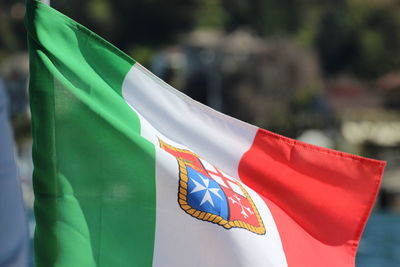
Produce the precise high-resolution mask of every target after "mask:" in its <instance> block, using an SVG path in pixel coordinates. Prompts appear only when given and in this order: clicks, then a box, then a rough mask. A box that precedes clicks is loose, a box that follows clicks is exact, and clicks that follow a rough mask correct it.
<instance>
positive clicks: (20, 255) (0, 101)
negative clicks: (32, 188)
mask: <svg viewBox="0 0 400 267" xmlns="http://www.w3.org/2000/svg"><path fill="white" fill-rule="evenodd" d="M7 102H8V98H7V95H6V92H5V89H4V85H3V82H2V81H1V80H0V129H1V131H0V151H1V153H0V236H1V238H0V266H7V267H24V266H28V254H29V243H28V226H27V220H26V216H25V210H24V207H23V201H22V194H21V188H20V184H19V182H18V180H17V168H16V164H15V155H14V142H13V139H12V134H11V127H10V123H9V116H8V110H7V108H8V104H7Z"/></svg>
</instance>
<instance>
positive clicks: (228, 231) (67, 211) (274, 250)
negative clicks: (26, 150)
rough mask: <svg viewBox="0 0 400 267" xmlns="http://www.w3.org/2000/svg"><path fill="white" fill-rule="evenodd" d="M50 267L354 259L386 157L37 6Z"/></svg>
mask: <svg viewBox="0 0 400 267" xmlns="http://www.w3.org/2000/svg"><path fill="white" fill-rule="evenodd" d="M26 27H27V31H28V41H29V53H30V71H31V72H30V101H31V110H32V123H33V125H32V133H33V157H34V166H35V170H34V177H33V179H34V190H35V216H36V220H37V227H36V233H35V254H36V263H37V266H38V267H40V266H140V267H142V266H143V267H145V266H177V267H180V266H308V267H309V266H318V267H320V266H335V267H336V266H344V267H346V266H354V260H355V254H356V250H357V246H358V243H359V240H360V236H361V233H362V231H363V228H364V226H365V223H366V221H367V218H368V216H369V213H370V212H371V208H372V205H373V203H374V201H375V198H376V195H377V192H378V188H379V185H380V181H381V176H382V172H383V168H384V165H385V163H384V162H381V161H377V160H373V159H367V158H363V157H359V156H355V155H350V154H346V153H342V152H339V151H335V150H330V149H325V148H321V147H317V146H313V145H309V144H306V143H302V142H298V141H296V140H293V139H289V138H286V137H283V136H281V135H277V134H274V133H272V132H269V131H266V130H263V129H260V128H258V127H256V126H253V125H249V124H247V123H245V122H242V121H239V120H236V119H234V118H231V117H229V116H226V115H224V114H222V113H219V112H217V111H215V110H213V109H211V108H209V107H207V106H204V105H202V104H200V103H198V102H196V101H194V100H192V99H190V98H189V97H187V96H185V95H184V94H182V93H181V92H179V91H176V90H175V89H173V88H171V87H170V86H169V85H167V84H166V83H164V82H163V81H162V80H160V79H158V78H157V77H155V76H154V75H153V74H152V73H150V72H149V71H147V70H146V69H145V68H144V67H142V66H141V65H140V64H139V63H137V62H135V61H134V60H133V59H131V58H130V57H128V56H127V55H126V54H124V53H123V52H121V51H120V50H118V49H117V48H115V47H114V46H113V45H111V44H110V43H108V42H106V41H105V40H103V39H102V38H101V37H99V36H97V35H96V34H94V33H93V32H91V31H90V30H88V29H87V28H85V27H83V26H81V25H80V24H78V23H76V22H74V21H73V20H71V19H70V18H68V17H66V16H64V15H62V14H60V13H59V12H57V11H56V10H54V9H52V8H51V7H48V6H46V5H44V4H41V3H40V2H38V1H33V0H32V1H28V2H27V12H26Z"/></svg>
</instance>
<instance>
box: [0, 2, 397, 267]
mask: <svg viewBox="0 0 400 267" xmlns="http://www.w3.org/2000/svg"><path fill="white" fill-rule="evenodd" d="M51 4H52V6H53V7H55V8H56V9H58V10H60V11H61V12H63V13H65V14H66V15H68V16H70V17H72V18H73V19H75V20H76V21H78V22H80V23H81V24H83V25H85V26H87V27H88V28H90V29H91V30H93V31H94V32H96V33H98V34H99V35H101V36H102V37H104V38H105V39H106V40H108V41H110V42H112V43H113V44H114V45H116V46H117V47H119V48H120V49H121V50H123V51H124V52H126V53H127V54H129V55H130V56H132V57H133V58H135V59H136V60H137V61H139V62H140V63H141V64H142V65H145V66H146V67H147V68H149V69H150V70H151V71H153V72H154V73H155V74H156V75H158V76H159V77H160V78H162V79H164V80H165V81H167V82H168V83H170V84H171V85H173V86H174V87H175V88H177V89H178V90H181V91H183V92H184V93H186V94H188V95H189V96H191V97H192V98H194V99H196V100H198V101H200V102H202V103H205V104H206V105H208V106H211V107H213V108H214V109H217V110H220V111H222V112H224V113H227V114H229V115H231V116H234V117H236V118H239V119H241V120H244V121H247V122H249V123H251V124H255V125H257V126H260V127H262V128H265V129H268V130H271V131H274V132H277V133H280V134H283V135H286V136H289V137H292V138H296V139H299V140H302V141H305V142H309V143H313V144H316V145H320V146H325V147H329V148H334V149H339V150H343V151H346V152H350V153H355V154H358V155H362V156H366V157H372V158H376V159H381V160H386V161H387V162H388V165H387V168H386V171H385V175H384V179H383V184H382V189H381V192H380V195H379V199H378V201H377V203H376V205H375V208H374V212H373V214H372V216H371V218H370V220H369V222H368V225H367V228H366V230H365V232H364V235H363V239H362V242H361V244H360V248H359V253H358V257H357V266H359V267H367V266H371V267H372V266H400V164H399V163H400V1H399V0H168V1H167V0H84V1H83V0H57V1H56V0H53V1H52V3H51ZM24 13H25V8H24V1H23V0H1V2H0V89H1V90H3V91H5V96H3V97H5V100H6V101H7V103H8V104H7V112H8V116H9V117H8V118H9V122H10V123H11V126H12V129H13V138H14V142H15V149H14V150H15V159H16V166H17V169H18V177H19V179H20V183H21V186H22V190H23V196H24V203H25V206H26V211H27V215H26V216H27V218H28V220H29V225H28V227H29V232H30V237H31V238H32V235H33V230H34V219H33V214H32V207H33V198H34V197H33V193H32V182H31V175H32V168H33V167H32V161H31V144H32V140H31V136H30V115H29V107H28V94H27V78H28V56H27V46H26V33H25V30H24V26H23V17H24ZM0 131H3V129H0ZM0 153H4V150H3V148H1V147H0ZM1 216H3V215H1Z"/></svg>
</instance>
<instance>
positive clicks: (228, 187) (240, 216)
mask: <svg viewBox="0 0 400 267" xmlns="http://www.w3.org/2000/svg"><path fill="white" fill-rule="evenodd" d="M159 141H160V147H161V148H162V149H163V150H165V151H166V152H168V153H170V154H171V155H173V156H174V157H175V158H176V159H177V161H178V165H179V190H178V203H179V206H180V207H181V208H182V209H183V210H184V211H185V212H186V213H187V214H189V215H191V216H193V217H195V218H197V219H199V220H203V221H208V222H212V223H215V224H218V225H220V226H222V227H224V228H225V229H231V228H235V227H236V228H243V229H247V230H249V231H251V232H253V233H256V234H260V235H263V234H265V227H264V224H263V222H262V219H261V216H260V214H259V212H258V210H257V207H256V206H255V204H254V202H253V200H252V198H251V196H250V195H249V193H248V192H247V190H246V189H245V188H244V186H243V185H242V184H241V183H240V182H239V181H237V180H236V179H234V178H232V177H230V176H229V175H227V174H225V173H223V172H222V171H220V170H219V169H217V168H216V167H215V166H213V165H212V164H210V163H208V162H207V161H205V160H204V159H202V158H200V157H199V156H198V155H196V154H195V153H193V152H192V151H189V150H186V149H179V148H176V147H173V146H171V145H169V144H167V143H165V142H163V141H162V140H159Z"/></svg>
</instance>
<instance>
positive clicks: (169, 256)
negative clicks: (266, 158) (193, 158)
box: [123, 67, 287, 267]
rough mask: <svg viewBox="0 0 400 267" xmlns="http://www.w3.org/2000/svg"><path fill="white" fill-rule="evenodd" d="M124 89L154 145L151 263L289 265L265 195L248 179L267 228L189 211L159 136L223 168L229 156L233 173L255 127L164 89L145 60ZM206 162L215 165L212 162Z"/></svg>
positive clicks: (159, 266)
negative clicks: (229, 224) (259, 230)
mask: <svg viewBox="0 0 400 267" xmlns="http://www.w3.org/2000/svg"><path fill="white" fill-rule="evenodd" d="M123 95H124V97H125V99H126V101H127V103H128V104H129V105H130V106H131V107H132V109H133V110H134V111H135V112H136V113H137V114H138V115H139V118H140V121H141V135H142V136H143V137H145V138H146V139H147V140H149V141H150V142H152V143H153V144H154V146H155V147H156V161H157V164H156V191H157V196H156V199H157V213H156V218H157V220H156V236H155V248H154V258H153V266H154V267H168V266H171V267H187V266H193V267H196V266H199V267H200V266H202V267H203V266H207V267H217V266H218V267H224V266H232V267H239V266H242V267H245V266H246V267H247V266H287V263H286V259H285V255H284V252H283V248H282V244H281V241H280V237H279V233H278V230H277V228H276V225H275V222H274V220H273V218H272V215H271V213H270V211H269V209H268V207H267V206H266V204H265V202H264V201H263V200H262V199H261V198H260V197H259V196H258V195H257V194H256V193H255V192H254V191H253V190H251V189H250V188H248V187H246V186H245V188H246V189H247V191H248V193H249V194H250V195H251V197H252V199H253V201H254V204H255V205H256V206H257V208H258V210H259V213H260V216H261V218H262V220H263V223H264V225H265V228H266V234H265V235H257V234H255V233H252V232H250V231H248V230H245V229H239V228H233V229H230V230H227V229H224V228H223V227H222V226H219V225H216V224H213V223H210V222H205V221H201V220H198V219H196V218H194V217H192V216H190V215H188V214H187V213H185V212H184V211H183V210H182V209H181V208H180V206H179V204H178V200H177V193H178V187H179V169H178V163H177V160H176V158H175V157H173V156H172V155H170V154H169V153H167V152H165V151H164V150H162V149H161V148H160V146H159V141H158V138H161V139H162V140H163V141H164V142H167V143H168V144H170V145H173V146H175V147H178V148H181V149H189V150H191V151H193V152H195V153H196V154H198V155H200V156H201V157H202V158H203V163H204V162H206V161H207V162H210V163H211V165H213V166H215V167H217V168H218V169H220V168H221V167H220V165H219V164H224V166H225V169H224V172H226V173H228V174H229V175H230V176H232V179H233V178H236V177H237V175H235V174H234V173H237V164H238V162H239V160H240V157H241V155H242V154H243V153H244V152H245V151H246V150H247V149H248V148H249V147H250V145H251V142H252V138H254V133H255V132H254V131H255V130H256V128H255V127H253V126H249V125H246V124H243V125H242V123H241V122H239V121H236V120H234V119H232V118H229V117H227V116H225V115H222V114H220V113H217V112H215V111H213V110H211V109H209V108H207V107H205V106H203V105H201V104H199V103H197V102H194V101H193V100H190V99H189V98H187V97H185V96H182V95H181V94H179V93H175V92H173V91H171V89H165V88H164V86H163V85H162V84H159V83H154V81H153V80H152V79H149V77H148V76H147V73H145V72H143V70H142V69H141V68H140V67H133V68H132V70H131V71H130V72H129V75H128V76H127V78H126V80H125V82H124V87H123ZM151 109H155V110H151ZM175 109H176V110H175ZM203 113H204V114H203ZM153 126H155V127H153ZM191 127H192V128H191ZM200 130H201V131H200ZM249 132H250V133H249ZM194 139H198V140H194ZM240 142H245V144H240ZM187 143H188V144H189V145H187ZM182 144H185V146H183V145H182ZM210 146H214V147H212V148H209V147H210ZM232 148H234V149H232ZM220 149H221V151H219V150H220ZM210 151H211V152H210ZM239 152H240V153H241V154H239ZM232 154H236V155H232ZM216 162H218V163H216ZM205 165H206V166H209V168H211V165H210V164H207V163H206V164H205ZM233 168H235V169H234V170H232V169H233Z"/></svg>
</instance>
